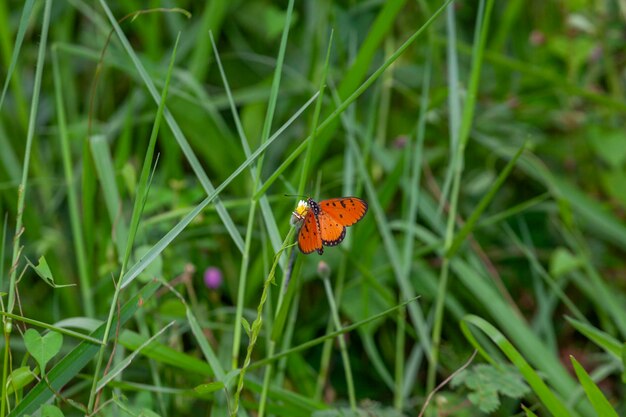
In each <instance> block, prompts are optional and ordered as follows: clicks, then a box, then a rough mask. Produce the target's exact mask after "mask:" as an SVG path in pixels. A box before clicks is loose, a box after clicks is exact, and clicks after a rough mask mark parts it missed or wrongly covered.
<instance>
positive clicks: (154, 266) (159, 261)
mask: <svg viewBox="0 0 626 417" xmlns="http://www.w3.org/2000/svg"><path fill="white" fill-rule="evenodd" d="M150 248H151V247H150V246H148V245H143V246H139V247H138V248H137V249H135V253H134V258H135V262H139V261H140V260H141V259H142V258H143V257H145V256H146V255H147V254H148V253H149V252H150ZM162 275H163V258H162V257H161V255H157V256H156V257H155V258H154V260H153V261H152V262H151V263H150V264H148V266H147V267H146V269H144V271H143V272H142V273H141V274H139V277H138V278H139V281H141V282H143V283H147V282H149V281H150V280H151V279H153V278H154V277H160V276H162Z"/></svg>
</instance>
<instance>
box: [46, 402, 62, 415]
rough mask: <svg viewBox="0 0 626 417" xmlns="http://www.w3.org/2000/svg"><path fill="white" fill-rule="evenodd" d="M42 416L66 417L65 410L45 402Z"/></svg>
mask: <svg viewBox="0 0 626 417" xmlns="http://www.w3.org/2000/svg"><path fill="white" fill-rule="evenodd" d="M41 417H64V414H63V412H62V411H61V409H59V408H58V407H56V406H54V405H52V404H44V405H43V406H42V407H41Z"/></svg>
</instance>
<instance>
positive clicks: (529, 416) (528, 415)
mask: <svg viewBox="0 0 626 417" xmlns="http://www.w3.org/2000/svg"><path fill="white" fill-rule="evenodd" d="M522 409H523V410H524V412H525V413H526V417H538V416H537V414H535V413H533V411H532V410H531V409H530V408H528V407H526V406H525V405H524V404H522Z"/></svg>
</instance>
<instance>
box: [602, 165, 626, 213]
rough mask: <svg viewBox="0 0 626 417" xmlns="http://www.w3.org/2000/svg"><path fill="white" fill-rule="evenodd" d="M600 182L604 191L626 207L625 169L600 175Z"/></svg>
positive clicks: (604, 172)
mask: <svg viewBox="0 0 626 417" xmlns="http://www.w3.org/2000/svg"><path fill="white" fill-rule="evenodd" d="M600 181H601V184H602V187H603V188H604V191H605V192H606V193H607V194H608V195H609V196H611V197H612V198H614V199H615V200H616V201H618V202H619V203H620V204H621V205H622V206H625V207H626V196H625V195H624V187H625V186H626V171H624V169H617V168H616V169H613V170H611V171H603V172H601V173H600Z"/></svg>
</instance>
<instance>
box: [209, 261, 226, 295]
mask: <svg viewBox="0 0 626 417" xmlns="http://www.w3.org/2000/svg"><path fill="white" fill-rule="evenodd" d="M223 280H224V279H223V277H222V271H221V270H220V269H219V268H216V267H214V266H210V267H208V268H207V269H206V270H205V271H204V285H206V286H207V288H209V289H211V290H214V289H217V288H219V286H220V285H222V281H223Z"/></svg>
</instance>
